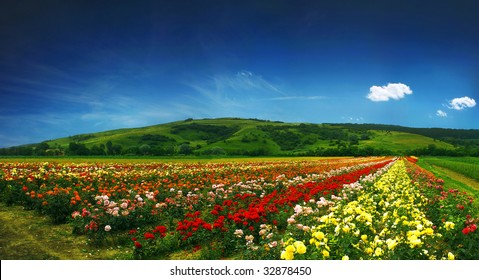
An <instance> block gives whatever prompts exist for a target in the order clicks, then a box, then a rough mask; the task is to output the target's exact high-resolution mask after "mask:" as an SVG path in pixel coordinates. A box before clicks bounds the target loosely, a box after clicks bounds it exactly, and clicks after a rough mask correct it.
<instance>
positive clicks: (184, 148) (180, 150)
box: [178, 144, 193, 155]
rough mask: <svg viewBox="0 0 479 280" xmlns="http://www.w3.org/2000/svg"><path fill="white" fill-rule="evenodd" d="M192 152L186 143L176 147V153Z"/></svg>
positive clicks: (188, 153) (187, 153) (186, 153)
mask: <svg viewBox="0 0 479 280" xmlns="http://www.w3.org/2000/svg"><path fill="white" fill-rule="evenodd" d="M192 152H193V149H192V148H191V146H190V145H188V144H181V145H180V147H179V148H178V153H179V154H182V155H190V154H191V153H192Z"/></svg>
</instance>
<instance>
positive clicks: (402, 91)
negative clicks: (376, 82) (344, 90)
mask: <svg viewBox="0 0 479 280" xmlns="http://www.w3.org/2000/svg"><path fill="white" fill-rule="evenodd" d="M406 94H412V90H411V89H410V88H409V86H407V85H405V84H401V83H394V84H391V83H389V84H388V85H387V86H372V87H371V88H370V89H369V94H368V96H367V98H368V99H369V100H371V101H374V102H378V101H389V99H394V100H399V99H401V98H404V96H405V95H406Z"/></svg>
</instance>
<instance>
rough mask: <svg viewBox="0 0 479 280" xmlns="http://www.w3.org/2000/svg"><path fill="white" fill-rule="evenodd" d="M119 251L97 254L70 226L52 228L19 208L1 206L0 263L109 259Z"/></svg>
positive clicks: (47, 220) (37, 217) (101, 251)
mask: <svg viewBox="0 0 479 280" xmlns="http://www.w3.org/2000/svg"><path fill="white" fill-rule="evenodd" d="M115 253H118V250H110V249H108V248H105V249H102V250H98V249H95V248H93V247H91V246H89V245H88V244H87V242H86V237H84V236H75V235H73V234H72V233H71V228H70V227H69V226H68V225H52V224H51V222H50V221H49V219H48V218H47V217H44V216H41V215H38V214H37V213H35V212H34V211H26V210H23V209H22V207H20V206H12V207H7V206H5V204H3V203H2V204H0V259H2V260H58V259H60V260H82V259H109V258H110V257H113V256H112V255H113V254H115Z"/></svg>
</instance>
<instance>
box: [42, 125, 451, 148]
mask: <svg viewBox="0 0 479 280" xmlns="http://www.w3.org/2000/svg"><path fill="white" fill-rule="evenodd" d="M214 126H217V127H218V133H219V132H221V131H226V132H228V131H229V132H231V133H228V134H225V135H220V134H221V133H220V134H218V133H217V134H215V133H211V131H209V130H208V129H209V128H211V127H214ZM263 126H271V127H276V128H277V129H278V130H279V131H283V132H285V133H286V132H288V133H293V134H295V135H297V136H298V137H299V141H298V142H299V144H298V145H297V146H296V147H294V148H291V149H289V150H282V149H281V147H280V145H279V144H278V143H277V142H276V141H275V140H274V139H273V138H272V137H271V135H270V134H269V133H268V132H266V131H264V130H263V129H262V128H261V127H263ZM301 126H303V128H302V127H301ZM304 126H305V125H303V124H299V123H280V122H270V121H260V120H254V119H231V118H223V119H203V120H186V121H178V122H172V123H166V124H161V125H154V126H148V127H140V128H128V129H118V130H111V131H104V132H98V133H91V134H83V135H77V136H71V137H65V138H59V139H55V140H50V141H47V143H48V144H49V145H50V147H51V148H55V147H62V148H63V149H66V148H68V145H69V143H70V142H73V141H78V142H80V143H83V144H85V145H86V146H87V147H88V148H91V147H92V146H93V145H98V146H99V145H101V144H103V145H105V144H106V143H107V142H108V141H111V142H112V143H113V144H119V145H121V146H122V147H123V150H125V149H128V147H133V146H136V147H140V146H141V145H143V144H149V145H150V146H152V145H153V146H154V145H158V146H162V147H167V146H176V147H178V146H179V145H181V144H182V143H188V144H189V145H190V146H191V147H193V148H194V149H195V151H196V152H199V153H201V152H204V151H206V150H209V149H211V148H213V147H220V148H222V149H223V150H225V151H226V152H227V153H230V154H231V153H234V152H240V153H242V152H252V151H258V150H262V151H266V154H268V155H286V154H299V153H302V152H307V151H314V150H316V149H319V148H322V149H328V148H337V147H338V145H349V144H350V143H349V141H348V140H347V139H346V140H345V139H342V140H341V141H336V140H332V139H328V138H324V135H326V134H327V133H332V132H333V133H334V132H336V133H337V134H338V135H341V134H342V135H346V137H348V136H351V135H356V136H357V137H358V138H361V136H362V135H363V134H364V133H368V135H369V136H370V139H369V140H360V141H359V143H358V144H357V147H358V148H360V149H361V148H366V147H373V148H374V149H383V150H384V149H385V150H390V151H392V152H395V153H398V154H404V153H405V152H406V151H408V150H412V149H416V148H425V147H428V146H429V145H432V144H434V145H435V146H436V147H437V148H443V149H454V147H453V146H452V145H450V144H448V143H445V142H442V141H435V140H434V139H432V138H429V137H426V136H422V135H418V134H412V133H406V132H396V131H391V132H386V131H381V130H369V131H367V132H366V131H355V130H351V129H347V128H344V127H341V126H331V125H326V124H319V125H306V126H307V127H310V128H311V129H310V132H308V130H305V129H304ZM178 127H183V128H188V127H190V128H192V129H185V130H178ZM175 128H176V129H175ZM193 128H197V129H198V130H197V131H195V129H193ZM225 128H226V129H225ZM229 128H230V129H231V130H228V129H229ZM202 129H203V130H202ZM321 133H325V134H324V135H323V136H322V135H321ZM144 135H161V136H163V137H168V138H170V139H172V141H171V142H161V141H160V142H156V143H155V142H154V141H153V142H148V141H142V140H141V139H142V136H144ZM208 135H210V136H211V135H213V136H214V137H210V138H209V139H206V138H205V137H206V136H208ZM281 140H282V139H281ZM293 146H294V145H293Z"/></svg>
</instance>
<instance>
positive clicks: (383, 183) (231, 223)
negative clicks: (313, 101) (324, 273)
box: [0, 157, 479, 259]
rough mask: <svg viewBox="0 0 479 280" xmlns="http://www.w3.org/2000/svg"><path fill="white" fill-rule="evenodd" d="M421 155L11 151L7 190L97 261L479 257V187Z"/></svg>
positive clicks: (13, 202) (5, 196)
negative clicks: (35, 154)
mask: <svg viewBox="0 0 479 280" xmlns="http://www.w3.org/2000/svg"><path fill="white" fill-rule="evenodd" d="M426 160H427V159H426ZM431 160H433V159H431ZM471 160H472V159H470V161H471ZM416 161H417V159H416V158H394V157H362V158H347V157H344V158H276V159H272V158H270V159H267V158H263V159H261V158H256V159H254V160H251V159H240V160H231V159H230V160H225V159H220V160H214V161H211V160H203V161H199V160H178V161H153V160H150V161H148V160H145V159H141V160H129V159H125V160H115V161H110V162H109V161H107V160H106V159H104V160H102V161H98V160H94V159H90V160H88V159H86V160H85V159H84V160H68V159H64V160H61V161H58V160H56V161H55V160H52V161H42V160H41V159H37V160H33V159H32V160H29V161H26V160H12V159H9V160H3V161H1V162H0V178H1V181H0V184H1V185H0V189H1V192H0V194H1V201H2V212H3V211H4V212H5V213H7V212H8V209H9V208H11V209H12V211H13V212H12V213H15V214H16V215H17V217H20V218H19V222H20V221H21V214H19V213H21V212H20V210H19V208H18V207H22V208H23V209H24V210H21V211H24V212H26V213H29V212H31V213H35V214H34V215H33V214H31V217H33V219H35V220H36V222H35V223H33V224H35V227H36V228H37V229H38V232H40V234H42V232H43V234H47V233H46V232H48V231H47V230H44V229H47V228H49V227H50V226H51V227H52V228H53V227H54V228H57V229H59V230H58V232H63V233H58V234H57V236H56V238H59V237H58V236H61V235H64V236H65V237H64V238H65V239H67V240H68V242H70V244H77V245H75V246H76V247H82V248H84V249H83V252H90V253H91V252H98V253H97V256H96V257H95V258H105V259H110V258H122V259H478V258H479V256H478V253H477V252H478V250H477V241H478V239H479V236H478V232H477V231H476V224H477V219H478V217H479V216H478V213H479V212H478V210H477V204H476V203H475V199H476V198H477V196H474V195H471V193H470V192H465V191H464V190H462V189H461V190H458V189H456V188H451V187H450V186H454V187H456V186H455V185H453V183H452V182H449V181H447V180H446V181H444V180H442V179H441V178H439V177H436V176H435V175H434V174H433V173H431V172H429V171H427V170H426V169H424V168H421V167H420V166H419V165H417V164H416ZM421 161H422V159H421ZM13 209H15V210H13ZM25 210H30V211H25ZM2 215H3V214H2ZM35 217H36V218H35ZM2 219H3V218H2ZM38 220H40V221H41V222H38ZM2 221H5V220H4V219H3V220H2ZM8 221H9V223H14V222H15V219H14V218H10V219H9V220H8ZM42 225H43V227H42ZM42 229H43V230H42ZM7 230H8V229H7V228H6V227H5V228H2V231H7ZM65 232H68V234H66V233H65ZM66 235H68V236H66ZM38 238H39V239H40V240H41V239H42V237H38ZM75 242H76V243H75ZM58 250H59V251H62V250H67V251H68V249H65V248H59V249H58ZM88 250H90V251H88ZM102 251H104V252H105V253H104V254H102ZM2 254H5V258H9V257H8V256H10V258H20V259H21V258H22V257H21V256H19V255H9V253H8V252H4V251H2ZM86 255H87V254H82V253H78V254H77V255H72V257H71V258H74V259H83V258H88V257H86ZM42 256H43V257H42ZM49 256H50V257H49ZM3 258H4V256H2V259H3ZM30 258H34V259H37V258H40V259H42V258H60V259H62V258H65V255H62V254H55V252H48V254H43V255H42V254H37V255H35V254H33V255H30ZM90 258H91V257H90Z"/></svg>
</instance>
